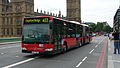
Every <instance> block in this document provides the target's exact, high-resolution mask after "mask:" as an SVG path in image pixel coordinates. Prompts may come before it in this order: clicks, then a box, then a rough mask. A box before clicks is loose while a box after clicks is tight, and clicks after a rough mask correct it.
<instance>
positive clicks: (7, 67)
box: [2, 57, 37, 68]
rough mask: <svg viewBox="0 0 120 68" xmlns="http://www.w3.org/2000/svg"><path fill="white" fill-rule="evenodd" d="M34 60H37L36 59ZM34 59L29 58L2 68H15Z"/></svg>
mask: <svg viewBox="0 0 120 68" xmlns="http://www.w3.org/2000/svg"><path fill="white" fill-rule="evenodd" d="M36 58H37V57H36ZM36 58H29V59H27V60H23V61H20V62H17V63H14V64H11V65H7V66H4V67H2V68H11V67H14V66H17V65H20V64H23V63H26V62H29V61H32V60H34V59H36Z"/></svg>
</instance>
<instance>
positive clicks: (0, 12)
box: [0, 0, 34, 37]
mask: <svg viewBox="0 0 120 68" xmlns="http://www.w3.org/2000/svg"><path fill="white" fill-rule="evenodd" d="M24 16H34V0H11V1H10V2H9V0H0V37H19V36H21V28H22V23H21V22H22V17H24Z"/></svg>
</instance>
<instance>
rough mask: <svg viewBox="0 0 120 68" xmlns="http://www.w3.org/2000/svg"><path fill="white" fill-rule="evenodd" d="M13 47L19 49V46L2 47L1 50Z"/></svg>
mask: <svg viewBox="0 0 120 68" xmlns="http://www.w3.org/2000/svg"><path fill="white" fill-rule="evenodd" d="M13 47H19V46H11V47H1V48H0V49H6V48H13Z"/></svg>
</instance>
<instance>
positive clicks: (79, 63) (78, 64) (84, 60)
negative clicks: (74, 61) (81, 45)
mask: <svg viewBox="0 0 120 68" xmlns="http://www.w3.org/2000/svg"><path fill="white" fill-rule="evenodd" d="M86 59H87V57H85V58H84V59H83V60H82V61H81V62H79V64H78V65H77V66H76V67H77V68H78V67H80V65H81V64H82V63H83V62H84V61H85V60H86Z"/></svg>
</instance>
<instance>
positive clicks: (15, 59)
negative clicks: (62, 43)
mask: <svg viewBox="0 0 120 68" xmlns="http://www.w3.org/2000/svg"><path fill="white" fill-rule="evenodd" d="M11 67H12V68H107V37H104V36H99V37H94V38H93V41H92V42H91V43H90V44H87V45H84V46H82V47H80V48H75V49H72V50H69V51H68V52H66V53H64V54H57V55H55V56H43V55H34V54H26V53H21V47H20V43H15V44H6V45H0V68H11Z"/></svg>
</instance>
